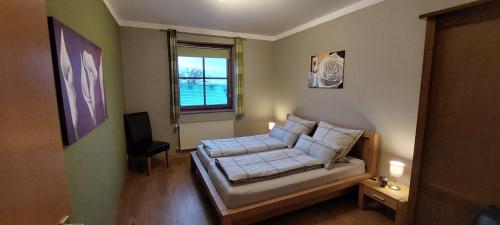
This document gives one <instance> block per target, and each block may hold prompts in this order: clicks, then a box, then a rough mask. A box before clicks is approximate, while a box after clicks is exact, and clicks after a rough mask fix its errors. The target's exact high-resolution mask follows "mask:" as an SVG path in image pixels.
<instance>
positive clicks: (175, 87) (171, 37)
mask: <svg viewBox="0 0 500 225" xmlns="http://www.w3.org/2000/svg"><path fill="white" fill-rule="evenodd" d="M167 44H168V59H169V73H170V109H171V115H170V117H171V118H172V120H173V122H175V123H176V122H177V121H178V120H179V115H180V110H181V107H180V101H179V74H178V68H177V66H178V65H177V31H175V30H167Z"/></svg>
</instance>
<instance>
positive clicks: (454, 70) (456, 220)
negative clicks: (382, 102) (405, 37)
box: [410, 1, 500, 225]
mask: <svg viewBox="0 0 500 225" xmlns="http://www.w3.org/2000/svg"><path fill="white" fill-rule="evenodd" d="M484 2H487V1H483V2H482V4H480V5H477V4H479V3H474V5H473V6H470V7H466V8H460V9H458V10H456V11H452V12H446V13H444V14H441V15H435V16H432V17H431V18H429V21H428V23H429V25H428V36H427V40H426V41H427V43H426V46H427V47H430V48H427V49H426V58H425V60H424V74H423V78H422V93H423V95H421V100H420V101H421V102H420V108H419V118H418V125H417V137H416V145H415V157H414V167H413V168H419V169H417V171H419V173H418V172H417V173H414V174H412V179H415V178H416V179H415V180H417V181H418V182H414V181H413V180H412V188H413V187H416V189H414V190H413V192H412V195H410V202H412V201H415V202H413V204H414V208H415V210H414V213H415V214H414V216H413V221H412V222H413V223H412V224H413V225H443V224H453V225H471V224H473V221H474V219H475V217H476V216H477V214H478V213H479V212H480V211H481V210H484V209H485V208H486V207H488V206H489V205H496V206H497V207H498V206H500V175H499V171H500V163H499V162H500V154H499V152H500V100H499V97H500V3H499V2H498V1H490V3H484ZM432 43H433V44H432ZM415 190H416V192H415Z"/></svg>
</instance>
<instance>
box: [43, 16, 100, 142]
mask: <svg viewBox="0 0 500 225" xmlns="http://www.w3.org/2000/svg"><path fill="white" fill-rule="evenodd" d="M49 26H50V36H51V45H52V58H53V61H54V72H55V77H56V79H55V80H56V87H57V94H58V103H59V112H60V120H61V124H62V131H63V132H62V133H63V140H64V143H65V144H72V143H74V142H75V141H77V140H78V139H80V138H82V137H83V136H85V135H86V134H88V133H89V132H90V131H92V130H93V129H94V128H96V127H97V126H99V124H101V123H103V122H104V121H105V120H106V119H107V117H108V115H107V110H106V98H105V95H104V84H103V82H104V80H103V79H104V77H103V73H102V71H103V68H102V54H101V49H100V48H99V47H98V46H97V45H95V44H93V43H92V42H90V41H89V40H87V39H85V38H84V37H83V36H81V35H80V34H78V33H76V32H75V31H73V30H71V29H70V28H68V27H67V26H65V25H64V24H62V23H61V22H59V21H57V20H55V19H54V18H49Z"/></svg>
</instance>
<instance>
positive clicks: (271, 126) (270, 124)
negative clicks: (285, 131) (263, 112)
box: [269, 121, 276, 130]
mask: <svg viewBox="0 0 500 225" xmlns="http://www.w3.org/2000/svg"><path fill="white" fill-rule="evenodd" d="M274 125H276V123H275V122H273V121H271V122H269V130H272V129H273V127H274Z"/></svg>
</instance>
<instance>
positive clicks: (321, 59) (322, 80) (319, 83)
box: [307, 51, 345, 88]
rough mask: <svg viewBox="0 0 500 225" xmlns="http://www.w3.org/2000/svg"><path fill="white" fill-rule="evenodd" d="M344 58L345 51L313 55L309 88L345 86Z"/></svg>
mask: <svg viewBox="0 0 500 225" xmlns="http://www.w3.org/2000/svg"><path fill="white" fill-rule="evenodd" d="M344 59H345V51H338V52H331V53H329V54H328V53H324V54H319V55H314V56H311V64H310V71H309V75H308V79H307V81H308V82H307V83H308V86H309V88H343V87H344Z"/></svg>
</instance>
